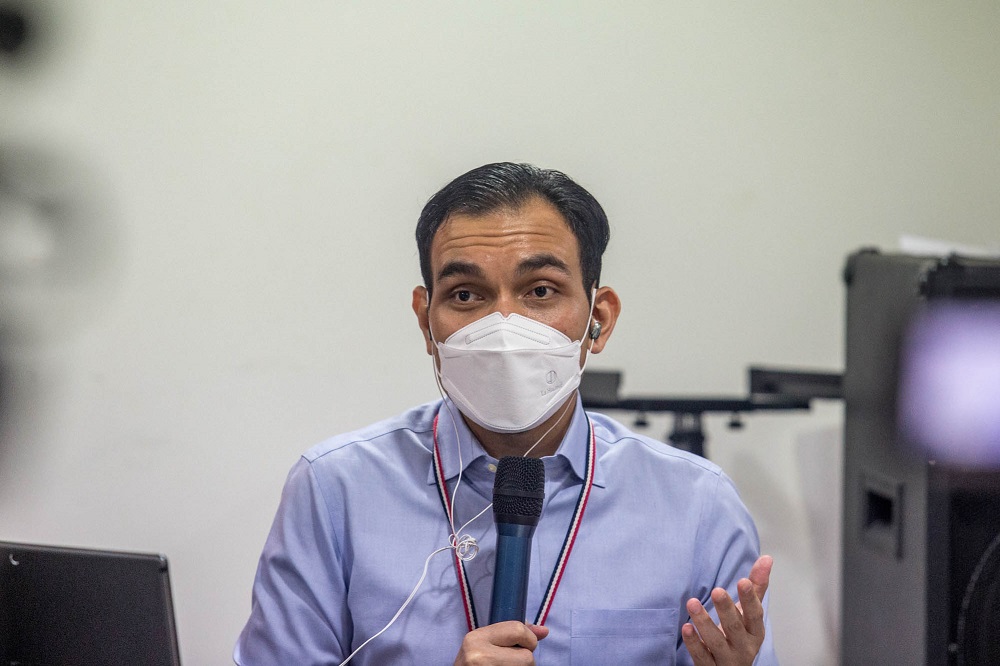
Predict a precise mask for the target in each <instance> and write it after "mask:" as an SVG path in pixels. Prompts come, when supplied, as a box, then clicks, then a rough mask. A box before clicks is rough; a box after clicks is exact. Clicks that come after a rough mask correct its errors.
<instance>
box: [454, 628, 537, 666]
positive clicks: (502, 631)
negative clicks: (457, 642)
mask: <svg viewBox="0 0 1000 666" xmlns="http://www.w3.org/2000/svg"><path fill="white" fill-rule="evenodd" d="M548 633H549V630H548V629H547V628H545V627H536V626H532V625H526V624H524V623H523V622H515V621H509V622H498V623H496V624H491V625H489V626H486V627H481V628H479V629H476V630H475V631H470V632H469V633H467V634H466V635H465V638H464V639H463V640H462V648H461V650H460V651H459V653H458V656H457V657H456V659H455V664H456V666H473V665H474V664H512V665H516V664H526V665H527V664H534V663H535V661H534V657H533V656H532V654H531V653H532V651H533V650H534V649H535V648H536V647H538V641H539V640H541V639H542V638H545V637H546V636H548Z"/></svg>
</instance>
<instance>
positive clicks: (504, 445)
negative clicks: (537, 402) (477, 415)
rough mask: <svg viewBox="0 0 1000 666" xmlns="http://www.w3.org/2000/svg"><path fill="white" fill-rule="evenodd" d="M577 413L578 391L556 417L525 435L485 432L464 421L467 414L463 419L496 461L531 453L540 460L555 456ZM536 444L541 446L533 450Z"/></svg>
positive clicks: (485, 430) (569, 398)
mask: <svg viewBox="0 0 1000 666" xmlns="http://www.w3.org/2000/svg"><path fill="white" fill-rule="evenodd" d="M575 410H576V391H574V392H573V393H572V394H570V396H569V397H568V398H567V399H566V402H565V403H563V404H562V405H560V406H559V409H557V410H556V412H555V414H553V415H552V416H550V417H549V418H547V419H545V421H543V422H542V423H541V424H539V425H537V426H535V427H534V428H532V429H531V430H526V431H524V432H513V433H503V432H493V431H492V430H487V429H486V428H483V427H482V426H480V425H479V424H478V423H473V422H472V421H470V420H469V419H467V418H465V415H464V414H463V415H462V419H463V420H464V421H465V423H466V425H468V426H469V430H471V431H472V434H473V435H475V436H476V439H478V440H479V443H480V444H481V445H482V447H483V450H484V451H486V453H488V454H490V455H491V456H493V457H494V458H497V459H500V458H502V457H504V456H523V455H524V454H525V452H526V451H528V449H531V452H530V453H528V456H529V457H531V458H541V457H543V456H551V455H553V454H554V453H555V452H556V450H557V449H558V448H559V444H560V443H561V442H562V440H563V437H565V436H566V431H567V430H569V424H570V423H571V422H572V421H573V412H574V411H575ZM560 417H561V418H560ZM553 425H554V427H553ZM550 428H551V430H550ZM546 432H548V434H546ZM543 435H544V437H543ZM540 437H541V438H542V440H541V441H539V438H540ZM535 442H538V445H537V446H535V447H534V448H531V447H532V446H533V445H534V444H535Z"/></svg>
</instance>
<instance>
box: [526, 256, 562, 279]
mask: <svg viewBox="0 0 1000 666" xmlns="http://www.w3.org/2000/svg"><path fill="white" fill-rule="evenodd" d="M541 268H555V269H556V270H557V271H559V272H560V273H565V274H566V275H567V276H572V274H573V273H572V272H571V271H570V270H569V266H568V265H567V264H566V262H565V261H563V260H562V259H560V258H559V257H557V256H555V255H554V254H547V253H546V254H536V255H534V256H533V257H528V258H527V259H525V260H524V261H522V262H521V263H519V264H518V265H517V274H518V275H526V274H528V273H531V272H532V271H537V270H539V269H541Z"/></svg>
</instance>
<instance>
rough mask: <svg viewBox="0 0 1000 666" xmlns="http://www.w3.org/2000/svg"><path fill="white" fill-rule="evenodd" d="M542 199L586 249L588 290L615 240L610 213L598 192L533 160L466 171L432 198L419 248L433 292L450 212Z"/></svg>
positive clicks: (464, 212) (421, 227)
mask: <svg viewBox="0 0 1000 666" xmlns="http://www.w3.org/2000/svg"><path fill="white" fill-rule="evenodd" d="M536 196H537V197H541V198H543V199H545V200H546V201H548V202H549V203H550V204H552V205H553V206H554V207H555V209H556V210H558V211H559V213H560V215H562V217H563V219H564V220H565V221H566V224H567V225H568V226H569V228H570V230H571V231H572V232H573V235H574V236H576V241H577V245H579V247H580V267H581V269H582V271H583V288H584V289H585V290H586V292H587V298H588V299H589V298H590V289H591V287H594V286H597V284H598V283H599V282H600V279H601V255H603V254H604V250H605V248H607V246H608V241H609V240H610V238H611V229H610V227H609V226H608V216H607V215H606V214H605V212H604V209H603V208H601V204H599V203H598V202H597V199H595V198H594V197H593V195H592V194H591V193H590V192H588V191H587V190H585V189H584V188H582V187H581V186H580V185H578V184H577V183H575V182H574V181H573V180H572V179H571V178H570V177H569V176H567V175H566V174H564V173H562V172H561V171H555V170H552V169H540V168H538V167H536V166H534V165H531V164H516V163H513V162H497V163H495V164H485V165H483V166H481V167H478V168H476V169H473V170H472V171H469V172H467V173H464V174H462V175H461V176H459V177H458V178H456V179H455V180H453V181H451V182H450V183H448V184H447V185H445V186H444V187H443V188H442V189H441V190H440V191H439V192H438V193H437V194H435V195H434V196H433V197H431V198H430V200H428V202H427V204H426V205H424V209H423V210H422V211H421V212H420V219H419V220H418V221H417V234H416V236H417V251H418V253H419V254H420V272H421V274H422V275H423V278H424V286H426V287H427V290H428V291H430V290H431V287H432V284H433V276H432V275H431V242H432V241H433V240H434V234H436V233H437V231H438V229H439V228H441V225H442V224H444V223H445V222H446V221H447V220H448V217H449V216H450V215H453V214H456V213H458V214H462V215H477V216H478V215H487V214H489V213H492V212H495V211H498V210H502V209H505V208H509V209H514V210H516V209H518V208H520V207H521V206H522V205H524V204H525V203H527V201H528V200H529V199H531V198H533V197H536Z"/></svg>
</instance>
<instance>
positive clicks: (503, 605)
mask: <svg viewBox="0 0 1000 666" xmlns="http://www.w3.org/2000/svg"><path fill="white" fill-rule="evenodd" d="M534 533H535V526H534V525H518V524H515V523H497V557H496V569H495V570H494V572H493V601H492V602H491V604H490V624H493V623H495V622H504V621H506V620H517V621H518V622H524V621H525V606H526V605H527V599H528V568H529V566H530V564H531V537H532V535H533V534H534Z"/></svg>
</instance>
